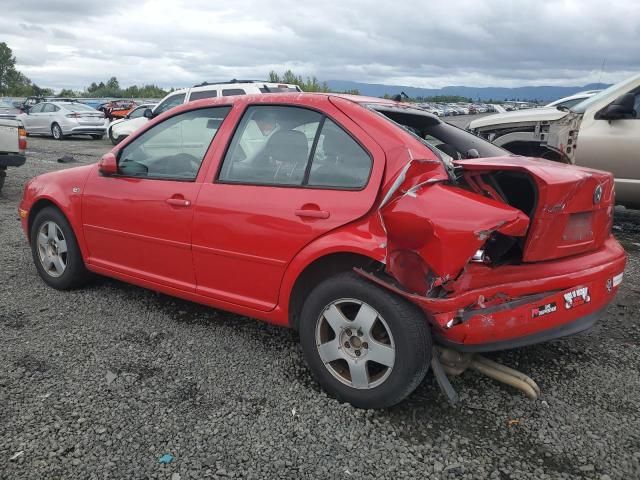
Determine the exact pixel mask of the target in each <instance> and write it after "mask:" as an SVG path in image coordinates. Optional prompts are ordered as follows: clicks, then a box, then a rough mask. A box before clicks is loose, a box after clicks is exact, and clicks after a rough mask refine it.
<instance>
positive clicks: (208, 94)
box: [189, 90, 218, 102]
mask: <svg viewBox="0 0 640 480" xmlns="http://www.w3.org/2000/svg"><path fill="white" fill-rule="evenodd" d="M217 96H218V92H217V91H216V90H203V91H201V92H191V95H190V96H189V101H190V102H193V101H194V100H202V99H203V98H215V97H217Z"/></svg>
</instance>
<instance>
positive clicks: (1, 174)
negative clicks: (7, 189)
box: [0, 167, 7, 192]
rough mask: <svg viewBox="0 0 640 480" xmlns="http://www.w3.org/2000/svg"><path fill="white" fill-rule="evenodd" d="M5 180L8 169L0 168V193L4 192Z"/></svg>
mask: <svg viewBox="0 0 640 480" xmlns="http://www.w3.org/2000/svg"><path fill="white" fill-rule="evenodd" d="M5 178H7V169H6V167H0V192H1V191H2V187H4V179H5Z"/></svg>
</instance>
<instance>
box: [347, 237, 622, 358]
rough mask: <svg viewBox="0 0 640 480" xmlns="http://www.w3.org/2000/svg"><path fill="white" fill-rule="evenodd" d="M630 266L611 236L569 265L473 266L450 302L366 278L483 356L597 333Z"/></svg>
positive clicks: (445, 336)
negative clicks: (597, 323)
mask: <svg viewBox="0 0 640 480" xmlns="http://www.w3.org/2000/svg"><path fill="white" fill-rule="evenodd" d="M625 264H626V254H625V252H624V250H623V248H622V247H621V246H620V244H619V243H618V242H617V241H616V240H615V239H614V238H613V237H609V239H608V240H607V241H606V242H605V244H604V246H603V247H602V248H601V249H599V250H596V251H594V252H590V253H588V254H583V255H575V256H572V257H567V258H564V259H559V260H554V261H548V262H539V263H533V264H527V265H518V266H505V267H496V268H492V269H491V268H488V267H479V268H483V270H474V269H473V268H472V267H471V266H468V267H469V268H468V269H467V271H466V272H465V273H463V274H462V275H461V276H460V278H459V279H458V280H456V284H457V287H458V288H457V289H456V293H454V294H450V296H447V297H444V298H429V297H422V296H419V295H414V294H409V293H407V292H406V291H403V290H400V289H398V288H397V287H395V286H393V285H391V284H389V283H386V282H383V281H382V280H380V279H379V278H377V277H373V276H372V275H370V274H366V273H364V272H360V273H362V274H363V275H365V276H366V277H367V278H370V279H371V280H373V281H375V282H376V283H379V284H382V285H384V286H385V287H387V288H389V289H391V290H394V291H396V292H397V293H399V294H400V295H402V296H404V297H406V298H407V299H409V300H410V301H412V302H413V303H415V304H416V305H418V306H419V307H420V308H421V309H422V310H423V311H424V312H425V314H426V315H427V318H428V319H429V320H430V321H431V323H432V324H433V334H434V336H435V337H436V340H437V341H438V342H440V343H442V344H445V345H449V346H451V347H453V348H456V349H458V350H462V351H476V352H481V351H493V350H503V349H508V348H515V347H521V346H524V345H530V344H533V343H539V342H544V341H547V340H551V339H554V338H559V337H562V336H567V335H572V334H574V333H578V332H580V331H582V330H585V329H587V328H589V327H590V326H591V325H593V323H594V322H595V321H596V319H597V318H598V316H599V315H600V314H601V313H602V312H603V311H604V310H605V308H606V307H607V305H608V304H609V303H610V302H611V301H612V300H613V298H614V297H615V295H616V293H617V290H618V288H619V283H620V282H621V280H622V273H623V271H624V267H625ZM462 286H465V287H466V288H462Z"/></svg>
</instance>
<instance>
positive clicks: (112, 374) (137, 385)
mask: <svg viewBox="0 0 640 480" xmlns="http://www.w3.org/2000/svg"><path fill="white" fill-rule="evenodd" d="M454 120H455V121H456V123H458V122H460V123H462V124H463V125H464V124H466V123H467V122H468V121H469V117H465V118H464V119H462V118H456V119H454ZM110 146H111V145H110V144H109V143H108V141H94V140H83V139H74V140H66V141H62V142H56V141H54V140H51V139H44V138H43V139H40V138H33V137H30V138H29V152H28V154H29V159H28V162H27V164H26V165H25V166H24V167H22V168H19V169H12V170H10V172H9V176H8V178H7V183H6V186H5V189H4V190H3V192H2V193H1V194H0V244H1V245H2V246H3V248H2V260H1V261H0V342H1V345H2V348H0V478H1V479H7V480H8V479H11V480H14V479H19V478H33V479H44V478H47V479H49V478H51V479H62V478H64V479H84V478H91V479H98V478H100V479H106V478H108V479H145V478H161V479H171V480H178V479H187V478H221V479H222V478H253V479H276V478H305V479H306V478H309V479H312V478H313V479H315V478H319V479H325V478H326V479H334V478H344V479H347V478H358V479H368V478H385V479H386V478H392V479H396V478H450V479H454V478H455V479H459V478H468V479H472V478H473V479H475V478H492V479H524V478H527V479H529V478H530V479H544V478H571V479H576V478H589V479H601V480H605V479H609V478H610V479H616V478H618V479H634V478H640V413H639V412H640V410H639V408H640V375H639V373H638V365H639V360H640V323H639V322H638V315H639V314H640V272H639V270H640V212H632V211H626V210H624V209H619V210H618V211H617V219H616V224H615V229H616V234H617V235H618V236H619V238H620V240H621V241H623V243H624V245H625V247H626V248H627V250H628V252H629V265H628V268H627V271H626V274H625V281H624V283H623V284H622V287H621V291H620V294H619V295H618V298H617V299H616V300H615V301H614V303H613V304H612V305H611V306H610V307H609V309H608V311H607V313H606V315H605V317H604V318H603V319H602V321H601V322H600V323H599V324H598V325H597V326H596V327H595V328H594V329H593V330H592V331H591V332H589V333H588V334H585V335H582V336H578V337H574V338H571V339H565V340H562V341H558V342H555V343H549V344H544V345H539V346H534V347H529V348H523V349H520V350H516V351H511V352H505V353H500V354H496V355H492V358H494V359H497V360H498V361H501V362H504V363H505V364H507V365H510V366H513V367H516V368H519V369H521V370H523V371H524V372H526V373H528V374H530V375H531V376H532V377H533V378H534V379H535V380H536V381H537V382H538V383H539V385H540V386H541V388H542V392H543V393H542V398H541V399H540V400H538V401H530V400H528V399H526V398H525V397H523V396H522V395H520V394H518V393H516V392H515V391H513V390H511V389H509V388H508V387H505V386H501V385H499V384H497V383H495V382H494V381H492V380H490V379H488V378H486V377H482V376H480V375H479V374H476V373H474V372H467V373H465V374H464V375H463V376H462V377H459V378H455V379H453V380H452V382H453V385H454V386H455V388H456V389H458V391H459V393H460V395H461V398H462V401H461V404H460V405H459V406H457V407H456V408H452V407H449V406H448V405H447V403H446V401H445V400H444V397H443V396H442V394H441V393H440V392H439V391H438V388H437V386H436V384H435V381H434V379H433V377H432V376H431V374H429V375H428V376H427V378H426V379H425V381H424V382H423V384H422V385H421V386H420V387H419V388H418V390H417V391H416V393H415V394H414V395H412V396H411V397H410V398H409V399H408V400H407V401H405V402H404V403H403V404H401V405H399V406H397V407H394V408H392V409H389V410H386V411H360V410H355V409H353V408H352V407H350V406H348V405H341V404H339V403H338V402H336V401H335V400H333V399H331V398H328V397H327V396H326V395H325V394H324V393H323V392H322V391H321V390H320V389H319V387H318V385H317V384H316V383H315V382H314V381H313V380H312V378H311V376H310V374H309V372H308V371H307V369H306V367H305V365H304V363H303V360H302V355H301V352H300V349H299V347H298V344H297V335H296V334H295V333H293V332H291V331H289V330H286V329H279V328H274V327H271V326H268V325H266V324H264V323H260V322H256V321H253V320H250V319H247V318H244V317H240V316H237V315H233V314H229V313H225V312H222V311H216V310H212V309H208V308H205V307H202V306H199V305H195V304H192V303H189V302H185V301H181V300H176V299H173V298H170V297H167V296H164V295H160V294H157V293H154V292H151V291H148V290H144V289H141V288H137V287H133V286H129V285H126V284H123V283H120V282H117V281H113V280H109V279H98V280H96V281H95V283H93V284H92V285H91V286H90V287H88V288H86V289H84V290H79V291H74V292H58V291H55V290H53V289H50V288H48V287H46V286H45V284H44V283H43V282H42V281H40V280H39V278H38V276H37V274H36V270H35V267H34V266H33V264H32V261H31V255H30V251H29V248H28V245H27V243H26V242H25V239H24V237H23V234H22V231H21V230H20V228H19V222H18V221H17V213H16V209H17V205H18V202H19V200H20V197H21V193H22V187H23V185H24V183H25V182H26V180H27V179H28V178H30V177H32V176H34V175H36V174H39V173H43V172H47V171H51V170H57V169H61V168H68V167H71V166H76V165H78V164H83V163H89V162H95V161H96V160H97V159H98V158H99V156H100V155H101V154H102V153H103V152H105V151H107V150H108V149H109V148H110ZM68 153H71V154H72V155H73V156H74V157H75V158H76V159H77V161H78V163H73V164H61V163H57V162H56V159H57V158H59V157H61V156H62V155H63V154H68ZM20 452H22V453H20ZM164 454H170V455H172V456H173V460H172V462H171V463H168V464H161V463H160V462H159V459H160V458H161V456H163V455H164ZM12 458H13V459H12Z"/></svg>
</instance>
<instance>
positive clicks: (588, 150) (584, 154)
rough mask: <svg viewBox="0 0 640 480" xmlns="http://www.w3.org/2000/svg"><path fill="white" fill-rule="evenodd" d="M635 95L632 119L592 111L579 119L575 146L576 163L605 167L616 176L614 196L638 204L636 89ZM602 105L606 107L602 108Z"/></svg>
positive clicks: (639, 106)
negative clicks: (611, 117)
mask: <svg viewBox="0 0 640 480" xmlns="http://www.w3.org/2000/svg"><path fill="white" fill-rule="evenodd" d="M631 93H634V94H635V99H636V101H635V111H636V113H635V118H628V119H622V120H611V121H609V120H602V119H595V118H594V113H595V112H589V113H588V117H587V116H586V115H585V118H584V119H583V121H582V124H581V126H580V133H579V135H578V140H577V144H578V148H576V164H577V165H580V166H582V167H591V168H596V169H599V170H607V171H609V172H611V173H613V176H614V177H615V179H616V197H617V198H618V199H619V200H620V201H622V202H623V203H635V204H638V202H640V200H638V198H639V195H638V193H637V192H638V189H639V188H640V89H636V90H635V91H633V92H631ZM605 108H606V107H605Z"/></svg>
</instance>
